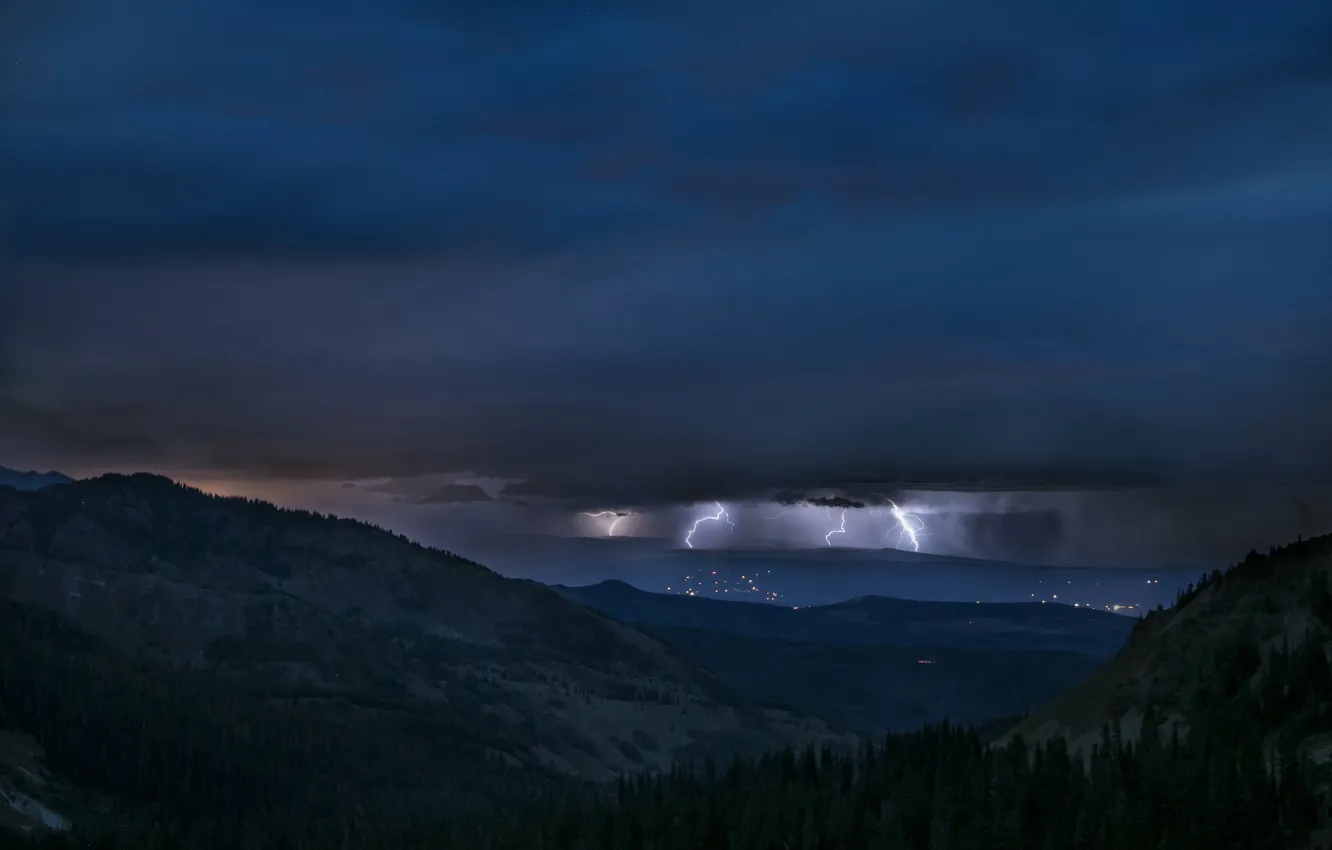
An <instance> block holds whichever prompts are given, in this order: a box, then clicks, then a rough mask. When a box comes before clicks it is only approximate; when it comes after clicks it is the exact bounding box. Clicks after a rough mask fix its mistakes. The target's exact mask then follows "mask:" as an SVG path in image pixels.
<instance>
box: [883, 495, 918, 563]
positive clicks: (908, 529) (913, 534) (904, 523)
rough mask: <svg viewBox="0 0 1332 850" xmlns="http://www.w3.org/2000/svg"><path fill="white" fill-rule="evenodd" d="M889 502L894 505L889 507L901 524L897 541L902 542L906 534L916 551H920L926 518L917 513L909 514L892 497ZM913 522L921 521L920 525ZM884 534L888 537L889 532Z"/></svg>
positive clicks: (899, 524) (894, 517)
mask: <svg viewBox="0 0 1332 850" xmlns="http://www.w3.org/2000/svg"><path fill="white" fill-rule="evenodd" d="M888 504H890V505H892V508H890V509H889V512H890V513H891V514H892V515H893V519H895V520H897V524H898V526H899V529H898V532H897V542H898V543H901V542H902V537H903V536H904V535H905V536H906V538H907V539H908V540H910V541H911V546H912V548H914V549H915V551H917V552H919V551H920V536H921V534H922V533H924V532H925V520H923V519H921V518H920V517H918V516H916V515H915V514H909V513H907V512H906V511H904V510H902V509H901V508H899V507H898V506H897V503H896V502H894V501H893V500H892V499H889V500H888ZM913 523H919V525H913ZM883 536H884V537H885V538H887V536H888V534H887V532H885V533H884V535H883Z"/></svg>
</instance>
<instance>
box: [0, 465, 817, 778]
mask: <svg viewBox="0 0 1332 850" xmlns="http://www.w3.org/2000/svg"><path fill="white" fill-rule="evenodd" d="M0 599H3V600H8V602H9V603H11V604H18V605H19V606H20V607H19V608H17V609H13V610H14V611H15V612H17V613H14V614H13V616H8V615H7V621H8V624H9V625H13V624H15V623H20V621H21V627H20V626H14V628H15V629H17V631H16V633H15V635H14V636H12V637H9V638H8V639H7V640H8V643H9V645H10V647H11V648H13V647H15V646H18V645H19V643H20V642H23V641H27V642H28V644H27V645H28V646H29V647H30V649H29V650H26V651H25V652H24V653H23V654H22V655H21V656H19V655H14V656H11V657H10V658H9V661H10V664H11V667H10V668H9V670H10V672H9V675H13V676H16V677H18V676H22V675H30V676H32V677H34V678H32V682H33V685H32V688H36V687H38V685H40V683H41V680H40V678H37V677H38V674H37V673H33V672H31V671H29V672H27V673H25V672H24V671H25V670H27V669H28V668H27V667H25V664H27V665H28V666H31V664H30V663H29V662H31V660H32V659H33V658H35V657H36V655H37V654H39V653H41V652H46V651H48V650H50V653H49V654H50V659H51V661H50V663H52V664H57V665H62V664H73V663H74V662H73V661H70V660H69V659H73V658H84V659H86V660H81V661H78V663H79V664H84V665H86V666H89V667H90V668H95V669H98V670H104V671H107V672H105V675H106V676H107V677H108V681H109V682H115V681H119V680H118V679H116V677H121V678H124V677H125V676H139V675H143V676H147V677H148V678H149V679H150V680H151V681H150V682H149V684H145V685H143V686H142V687H143V689H146V690H147V691H151V692H152V693H158V692H161V693H167V694H172V696H168V697H163V698H162V700H159V701H162V702H163V704H172V705H174V704H175V703H176V702H178V699H177V697H176V696H174V694H176V693H177V691H178V690H179V689H180V688H181V687H182V686H181V685H180V684H179V682H181V681H188V682H189V683H190V684H189V685H188V686H187V689H196V688H202V689H204V690H205V691H206V690H207V689H208V688H212V687H214V686H215V685H216V684H217V683H218V682H221V683H223V684H224V685H225V687H226V688H228V689H231V691H233V692H235V693H237V694H245V695H248V696H247V698H249V697H255V698H259V699H262V700H264V701H266V702H267V703H270V704H272V703H274V702H275V701H276V702H277V703H279V704H282V705H287V706H301V707H303V708H302V710H305V711H314V712H315V714H314V715H312V716H315V717H316V719H317V720H318V722H322V720H321V719H320V718H324V717H327V718H333V719H334V720H336V722H338V723H350V724H352V725H350V726H345V727H342V728H343V731H344V732H345V733H346V734H358V733H357V731H356V730H358V729H361V728H362V726H358V725H355V724H362V725H364V723H365V722H370V721H366V720H365V718H374V720H373V722H374V724H375V732H374V734H376V735H389V736H391V737H392V738H393V742H392V747H396V748H399V749H402V750H403V751H404V752H407V751H411V750H412V749H413V747H417V746H418V745H419V749H421V751H426V750H430V749H431V748H436V749H437V748H438V745H440V744H441V742H443V743H444V744H447V745H449V746H451V747H453V748H454V749H459V750H461V749H466V750H467V751H468V752H470V753H471V754H472V755H473V756H476V757H477V758H480V759H481V762H478V763H486V764H491V763H494V764H500V763H503V764H508V765H510V766H515V767H518V768H520V769H522V770H528V771H530V770H531V769H533V768H535V769H538V770H542V769H544V770H549V771H551V772H555V773H561V774H572V775H576V776H580V777H586V778H591V779H600V778H605V777H609V776H613V775H615V774H616V773H619V772H621V771H627V770H636V769H640V768H645V767H661V766H664V765H666V764H668V763H669V762H670V761H671V760H672V759H673V758H676V757H680V756H688V755H691V754H701V753H705V752H709V751H715V750H722V749H730V748H732V747H736V746H739V747H741V748H758V747H768V746H773V745H780V744H783V743H786V742H804V741H809V740H813V739H819V738H825V737H830V733H829V732H828V730H827V728H826V727H824V726H823V725H822V724H820V723H818V722H816V721H813V720H810V719H805V718H799V717H796V716H793V715H791V714H789V713H786V712H781V711H776V710H770V709H763V710H761V709H758V708H756V707H754V706H752V705H750V704H748V703H747V702H745V701H744V700H743V699H740V698H738V697H736V696H735V695H734V694H733V693H732V692H731V691H730V690H729V689H728V688H727V687H726V686H725V685H724V684H722V683H721V682H720V681H719V680H717V679H716V678H715V677H714V676H713V675H712V674H710V673H708V672H706V671H705V670H703V669H702V668H700V667H699V666H697V665H696V664H694V663H693V662H691V661H689V660H687V659H686V658H684V657H683V656H681V655H679V654H678V653H676V652H675V651H674V650H672V649H671V648H669V647H667V646H666V645H664V644H662V643H661V642H659V641H658V640H656V639H654V638H652V637H649V636H647V635H645V634H644V633H642V632H640V631H637V630H635V629H633V628H631V627H628V626H625V625H622V624H620V623H618V622H615V621H613V620H611V619H608V618H607V617H605V616H603V615H601V614H599V613H597V612H595V611H593V610H591V609H589V608H586V607H584V606H582V605H579V604H577V603H576V602H574V601H572V600H569V599H567V598H565V597H563V596H561V595H560V594H558V593H556V592H555V591H553V590H551V589H549V588H546V587H544V586H541V585H538V584H535V583H531V582H522V581H515V580H510V579H505V578H503V577H501V576H499V575H497V574H496V573H493V572H491V571H490V570H487V569H486V568H484V567H482V566H480V565H479V564H475V563H472V562H470V561H467V560H465V559H462V558H460V557H457V556H454V555H451V554H449V553H446V552H441V551H438V550H431V549H426V548H423V547H421V546H418V545H415V544H413V543H411V542H409V541H408V540H406V539H405V538H402V537H398V536H395V535H393V534H390V533H388V532H385V531H383V530H380V529H376V528H373V527H370V526H368V525H365V524H362V523H358V522H354V521H349V520H341V519H335V518H332V517H323V516H319V515H315V514H310V513H305V512H298V511H288V510H283V509H279V508H276V507H274V506H272V505H269V504H265V503H259V502H253V501H247V500H241V499H222V498H216V497H211V496H208V495H205V494H203V493H200V492H198V491H196V490H192V489H190V488H186V487H183V486H180V485H177V484H175V483H173V482H171V481H169V480H167V479H164V478H161V477H157V476H149V475H135V476H116V475H111V476H104V477H101V478H97V479H91V480H87V481H80V482H76V483H73V484H69V485H67V486H61V487H52V488H46V489H43V490H39V491H33V492H19V491H16V490H13V489H5V488H0ZM26 611H47V612H53V613H54V614H56V615H58V618H57V619H58V624H56V625H53V624H51V623H47V622H45V621H42V620H41V618H40V617H36V616H35V615H33V616H29V615H28V614H26V613H24V612H26ZM59 624H64V625H59ZM67 626H72V627H77V628H76V631H79V632H86V633H89V634H91V635H92V636H95V637H96V638H98V639H99V643H98V645H97V646H87V647H85V646H83V645H82V644H81V643H80V640H81V639H80V638H78V637H77V635H63V636H61V637H60V640H61V641H64V642H65V643H66V644H69V645H71V646H74V645H75V644H77V646H76V651H75V650H71V651H65V650H63V649H62V650H61V651H59V652H56V651H54V650H52V649H51V647H52V646H53V645H54V644H53V643H52V641H54V640H55V637H52V635H53V634H54V633H55V632H56V631H59V630H60V629H62V628H65V627H67ZM15 652H17V650H15ZM80 653H81V654H80ZM145 664H146V665H147V666H146V667H144V665H145ZM127 665H130V666H127ZM132 665H138V667H133V670H135V671H139V672H125V671H128V670H130V669H131V666H132ZM140 668H143V669H142V670H140ZM78 669H82V668H78ZM62 675H69V676H71V677H75V676H80V675H83V674H80V673H78V671H77V669H75V668H74V667H71V668H70V670H69V671H67V672H66V673H64V674H62ZM161 676H176V677H177V679H173V680H171V681H170V682H166V683H165V684H164V683H163V682H165V680H161V681H159V680H160V679H161ZM179 677H188V678H187V679H180V678H179ZM145 681H147V680H145ZM136 687H138V686H136ZM173 689H176V690H173ZM127 699H130V702H131V703H133V700H134V699H138V697H133V698H127ZM144 699H146V698H144ZM181 699H184V698H183V697H182V698H181ZM200 704H201V705H202V704H204V703H203V702H200ZM6 707H7V706H6V704H5V699H3V698H0V729H3V728H5V727H6V725H8V726H10V727H13V725H14V724H15V723H16V722H17V721H15V720H14V718H13V717H10V719H9V720H6V719H5V716H6V715H5V711H4V709H5V708H6ZM25 710H28V711H29V714H27V715H24V716H26V717H29V718H32V717H37V718H40V717H42V716H46V714H44V713H43V710H42V708H41V706H37V705H35V704H34V705H31V706H28V707H27V709H25ZM130 710H133V709H130ZM240 710H241V709H240V708H238V709H237V711H240ZM244 710H247V711H248V710H250V709H249V708H245V709H244ZM9 714H10V715H13V716H18V715H19V714H22V712H20V711H18V710H17V709H16V710H13V711H10V712H9ZM47 714H49V712H47ZM33 722H35V721H33ZM265 722H266V721H265ZM10 731H11V732H15V733H25V732H27V731H28V730H26V729H22V728H18V729H14V728H10ZM45 734H48V735H49V734H52V733H51V732H50V730H48V731H47V733H45ZM330 734H333V733H330ZM339 734H342V733H339ZM39 737H40V736H39ZM38 743H41V744H46V743H47V742H44V741H39V742H38ZM49 748H50V747H49V745H48V749H49ZM468 764H471V762H468Z"/></svg>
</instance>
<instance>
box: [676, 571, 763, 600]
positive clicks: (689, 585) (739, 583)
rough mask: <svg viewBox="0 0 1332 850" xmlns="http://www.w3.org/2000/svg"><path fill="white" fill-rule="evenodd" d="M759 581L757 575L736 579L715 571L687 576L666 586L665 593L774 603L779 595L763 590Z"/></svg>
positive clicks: (749, 574)
mask: <svg viewBox="0 0 1332 850" xmlns="http://www.w3.org/2000/svg"><path fill="white" fill-rule="evenodd" d="M770 572H771V570H765V571H764V575H766V574H768V573H770ZM759 579H760V576H759V575H758V574H757V573H745V574H743V575H741V576H740V577H739V578H738V579H737V578H733V577H730V576H728V575H727V574H726V573H725V572H724V571H723V572H720V573H719V572H718V571H717V570H711V571H708V572H706V573H700V574H699V575H687V576H685V577H684V580H683V581H679V582H675V583H673V584H669V585H667V586H666V591H667V592H668V593H678V594H681V595H683V596H712V597H723V598H728V599H734V598H745V599H751V600H752V599H758V600H761V601H763V602H776V601H777V600H778V598H779V594H777V593H776V592H775V591H771V590H764V589H763V588H762V587H761V586H760V585H759Z"/></svg>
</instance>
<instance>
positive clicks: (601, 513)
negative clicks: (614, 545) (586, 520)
mask: <svg viewBox="0 0 1332 850" xmlns="http://www.w3.org/2000/svg"><path fill="white" fill-rule="evenodd" d="M583 516H590V517H592V518H593V519H600V518H601V517H604V516H613V517H615V519H613V520H611V524H610V528H608V529H606V536H607V537H614V536H615V526H617V525H619V524H620V520H622V519H624V518H625V517H627V516H629V515H628V514H623V513H619V512H618V511H597V512H596V513H589V512H588V511H583Z"/></svg>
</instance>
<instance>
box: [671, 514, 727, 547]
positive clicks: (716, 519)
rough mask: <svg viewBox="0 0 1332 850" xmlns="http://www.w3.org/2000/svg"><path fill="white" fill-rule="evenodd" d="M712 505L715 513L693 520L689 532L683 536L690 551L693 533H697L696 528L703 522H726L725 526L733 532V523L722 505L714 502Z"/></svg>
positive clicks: (692, 545)
mask: <svg viewBox="0 0 1332 850" xmlns="http://www.w3.org/2000/svg"><path fill="white" fill-rule="evenodd" d="M713 504H715V505H716V506H717V513H715V514H711V515H709V516H705V517H699V518H698V519H696V520H694V524H693V526H692V527H690V529H689V532H688V533H687V534H685V539H684V543H685V545H686V546H688V547H689V548H690V549H693V548H694V544H693V539H694V532H695V531H698V527H699V526H700V525H702V524H703V523H705V522H709V521H711V522H721V521H722V520H726V524H727V525H729V526H730V527H731V530H732V531H735V523H734V522H731V515H730V514H728V513H727V512H726V508H725V507H723V506H722V503H721V502H714V503H713Z"/></svg>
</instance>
